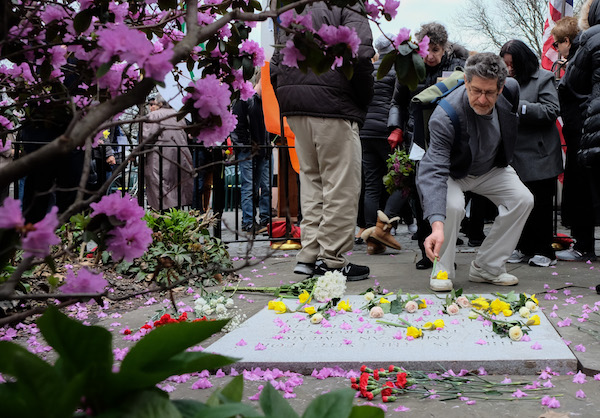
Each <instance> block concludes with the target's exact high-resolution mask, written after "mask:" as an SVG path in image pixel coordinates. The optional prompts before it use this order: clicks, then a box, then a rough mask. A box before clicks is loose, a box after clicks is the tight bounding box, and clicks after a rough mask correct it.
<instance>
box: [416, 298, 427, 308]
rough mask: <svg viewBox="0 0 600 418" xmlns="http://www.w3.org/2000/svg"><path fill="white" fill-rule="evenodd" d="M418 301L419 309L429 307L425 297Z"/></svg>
mask: <svg viewBox="0 0 600 418" xmlns="http://www.w3.org/2000/svg"><path fill="white" fill-rule="evenodd" d="M417 303H418V304H419V309H425V308H426V307H427V302H425V299H421V300H417Z"/></svg>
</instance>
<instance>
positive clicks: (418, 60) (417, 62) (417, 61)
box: [412, 52, 425, 81]
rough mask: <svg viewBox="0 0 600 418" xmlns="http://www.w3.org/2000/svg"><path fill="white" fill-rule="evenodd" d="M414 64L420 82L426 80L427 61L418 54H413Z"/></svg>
mask: <svg viewBox="0 0 600 418" xmlns="http://www.w3.org/2000/svg"><path fill="white" fill-rule="evenodd" d="M412 62H413V65H414V66H415V72H416V74H417V78H418V79H419V81H421V80H425V61H423V57H421V56H420V55H419V54H417V53H416V52H413V54H412Z"/></svg>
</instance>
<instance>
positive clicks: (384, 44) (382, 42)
mask: <svg viewBox="0 0 600 418" xmlns="http://www.w3.org/2000/svg"><path fill="white" fill-rule="evenodd" d="M388 38H389V39H388ZM390 39H394V35H392V34H391V33H386V34H385V35H381V36H380V37H379V38H377V40H375V49H376V50H377V53H378V54H379V55H384V54H387V53H388V52H390V51H393V50H394V47H393V46H392V43H391V42H390Z"/></svg>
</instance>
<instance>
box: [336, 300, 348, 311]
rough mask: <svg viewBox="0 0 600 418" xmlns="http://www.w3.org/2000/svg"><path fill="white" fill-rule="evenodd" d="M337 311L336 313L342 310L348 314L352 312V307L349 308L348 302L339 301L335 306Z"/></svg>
mask: <svg viewBox="0 0 600 418" xmlns="http://www.w3.org/2000/svg"><path fill="white" fill-rule="evenodd" d="M337 309H338V311H341V310H342V309H343V310H345V311H346V312H350V311H351V310H352V306H350V300H349V299H348V300H340V302H339V303H338V304H337Z"/></svg>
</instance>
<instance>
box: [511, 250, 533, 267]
mask: <svg viewBox="0 0 600 418" xmlns="http://www.w3.org/2000/svg"><path fill="white" fill-rule="evenodd" d="M528 258H529V257H527V256H526V255H525V254H523V253H522V252H521V251H519V250H514V251H513V252H512V254H511V255H510V257H508V260H506V262H507V263H511V264H516V263H524V262H526V261H527V259H528Z"/></svg>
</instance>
